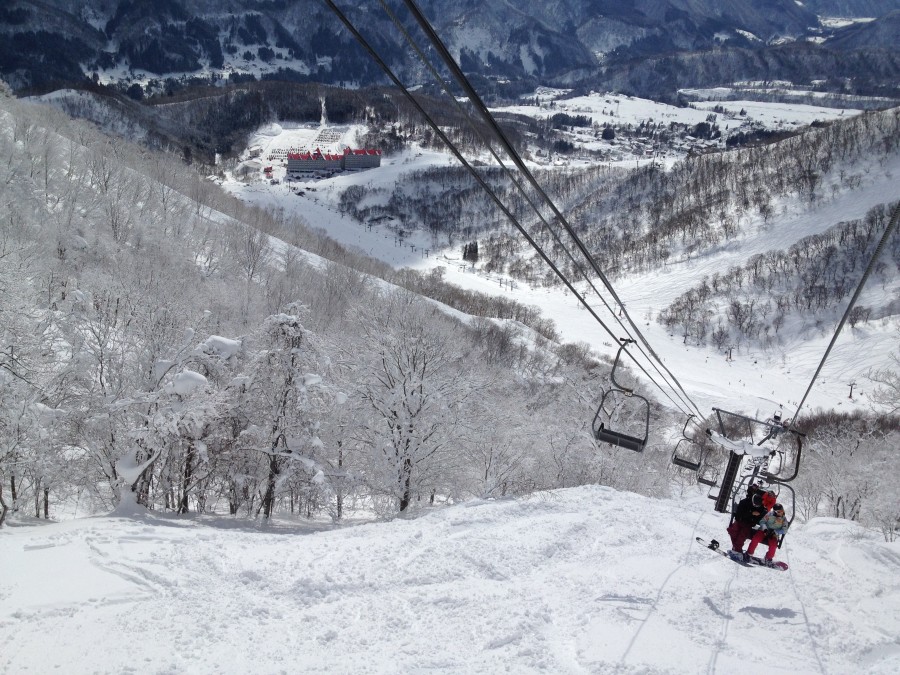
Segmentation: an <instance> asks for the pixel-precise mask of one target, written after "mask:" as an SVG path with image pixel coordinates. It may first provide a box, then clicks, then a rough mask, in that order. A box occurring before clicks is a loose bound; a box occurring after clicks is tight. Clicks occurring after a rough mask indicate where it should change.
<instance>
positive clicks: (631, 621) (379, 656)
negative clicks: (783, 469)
mask: <svg viewBox="0 0 900 675" xmlns="http://www.w3.org/2000/svg"><path fill="white" fill-rule="evenodd" d="M726 524H727V517H726V516H723V515H720V514H716V513H714V512H712V510H711V509H710V507H709V501H708V500H706V499H705V498H703V496H701V495H696V494H694V495H692V496H689V497H687V498H685V499H683V500H681V501H661V500H655V499H647V498H644V497H640V496H637V495H634V494H631V493H620V492H616V491H614V490H612V489H609V488H602V487H582V488H576V489H570V490H560V491H556V492H551V493H546V494H536V495H533V496H532V497H530V498H527V499H521V500H516V501H496V502H482V501H475V502H470V503H467V504H465V505H460V506H454V507H451V508H445V509H436V510H434V511H431V512H426V513H424V515H422V516H420V517H418V518H415V519H409V520H404V519H400V520H395V521H393V522H387V523H372V524H365V525H357V526H352V527H344V528H339V529H333V528H330V527H325V526H316V525H306V526H304V525H303V524H302V523H300V524H298V523H289V522H283V521H282V522H276V523H273V524H272V525H270V526H269V527H259V526H256V525H253V524H248V523H246V522H242V521H237V522H235V521H232V520H229V519H208V518H191V517H176V516H168V517H160V516H157V515H153V514H146V513H145V514H143V515H116V514H113V515H112V516H108V517H96V518H86V519H80V520H74V521H68V522H62V523H51V524H47V525H43V526H30V527H14V528H5V529H3V530H0V561H2V574H0V672H3V673H10V674H12V673H37V674H39V675H44V674H46V673H51V672H65V673H173V674H174V673H217V674H222V673H249V672H253V673H323V674H324V673H327V674H329V675H339V674H343V673H346V674H347V675H358V674H360V673H366V674H369V675H375V674H381V673H383V674H385V675H387V674H391V675H393V674H395V673H453V674H459V675H473V674H475V673H515V674H517V675H524V674H527V673H553V674H554V675H561V674H569V673H571V674H578V675H580V674H588V673H590V674H602V673H623V674H624V673H654V674H657V673H658V674H661V673H723V674H730V673H752V672H765V673H785V674H790V675H803V674H805V673H829V674H830V675H838V674H841V673H847V674H850V673H854V674H855V673H868V674H875V673H882V674H884V675H887V674H888V673H897V672H900V642H898V635H900V543H893V544H886V543H884V542H883V541H880V540H879V539H880V537H878V536H877V535H875V534H872V533H870V532H865V531H863V530H861V529H860V528H859V527H858V526H857V525H855V524H854V523H851V522H848V521H843V520H833V519H827V518H825V519H823V518H818V519H815V520H812V521H810V522H809V523H806V524H804V525H797V526H796V527H795V529H794V531H793V532H792V533H791V534H790V536H789V537H788V538H787V539H786V541H785V546H784V548H782V549H781V550H780V551H779V552H778V555H777V558H778V559H781V560H784V561H786V562H787V563H788V564H789V565H790V570H789V571H787V572H780V571H775V570H769V569H765V568H747V567H743V566H741V565H738V564H736V563H733V562H731V561H730V560H726V559H725V558H723V557H721V556H719V555H716V554H714V553H712V552H710V551H708V550H706V549H705V548H703V547H701V546H700V545H699V544H697V543H696V542H695V541H694V538H695V537H697V536H700V537H703V538H707V539H708V538H713V537H715V538H718V540H719V541H727V537H726V536H725V532H724V527H725V525H726Z"/></svg>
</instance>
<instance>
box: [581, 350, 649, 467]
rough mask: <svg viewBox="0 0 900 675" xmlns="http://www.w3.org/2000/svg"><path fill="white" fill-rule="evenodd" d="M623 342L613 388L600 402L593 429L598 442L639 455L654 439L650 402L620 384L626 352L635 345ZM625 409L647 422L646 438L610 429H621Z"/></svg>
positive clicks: (614, 374) (645, 424)
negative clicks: (650, 436)
mask: <svg viewBox="0 0 900 675" xmlns="http://www.w3.org/2000/svg"><path fill="white" fill-rule="evenodd" d="M620 340H621V342H622V344H621V345H620V346H619V351H618V352H616V360H615V361H614V362H613V367H612V372H610V375H609V377H610V380H611V381H612V384H613V386H612V388H610V389H609V390H607V391H606V393H605V394H603V398H601V399H600V405H599V406H598V407H597V414H596V415H594V421H593V424H592V425H591V428H592V429H593V432H594V438H595V439H597V440H598V441H601V442H603V443H609V444H610V445H615V446H617V447H620V448H626V449H628V450H634V451H635V452H643V450H644V447H645V446H646V445H647V438H648V437H649V435H650V401H648V400H647V399H646V398H644V397H643V396H641V395H640V394H635V393H634V389H632V388H630V387H625V386H623V385H622V384H620V383H619V382H618V381H617V380H616V370H617V369H618V367H619V358H620V357H621V356H622V350H624V349H625V347H626V346H627V345H628V344H630V343H632V342H634V340H632V339H630V338H620ZM623 408H624V409H626V410H625V412H626V413H627V412H630V413H631V414H632V416H634V417H637V418H638V420H639V421H643V436H638V435H632V434H627V433H625V432H622V431H617V430H615V429H611V428H610V426H609V425H611V424H615V425H616V426H618V422H619V419H620V418H621V416H622V413H623Z"/></svg>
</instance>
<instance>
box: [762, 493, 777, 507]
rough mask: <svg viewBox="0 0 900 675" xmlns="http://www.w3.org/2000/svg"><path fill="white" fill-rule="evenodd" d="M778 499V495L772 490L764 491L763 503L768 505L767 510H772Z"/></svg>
mask: <svg viewBox="0 0 900 675" xmlns="http://www.w3.org/2000/svg"><path fill="white" fill-rule="evenodd" d="M777 501H778V497H777V496H776V495H775V493H774V492H772V491H771V490H766V492H764V493H763V496H762V505H763V506H765V507H766V511H771V510H772V507H773V506H775V502H777Z"/></svg>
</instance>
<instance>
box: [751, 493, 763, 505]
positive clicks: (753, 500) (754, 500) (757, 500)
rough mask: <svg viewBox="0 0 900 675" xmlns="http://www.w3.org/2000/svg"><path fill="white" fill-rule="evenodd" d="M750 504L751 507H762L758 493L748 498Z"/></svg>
mask: <svg viewBox="0 0 900 675" xmlns="http://www.w3.org/2000/svg"><path fill="white" fill-rule="evenodd" d="M750 503H751V504H753V506H762V499H761V498H760V496H759V492H754V493H753V495H752V496H751V497H750Z"/></svg>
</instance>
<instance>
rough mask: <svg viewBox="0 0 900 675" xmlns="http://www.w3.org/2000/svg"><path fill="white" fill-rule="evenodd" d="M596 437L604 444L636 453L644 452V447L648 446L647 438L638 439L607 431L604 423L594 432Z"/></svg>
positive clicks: (618, 432)
mask: <svg viewBox="0 0 900 675" xmlns="http://www.w3.org/2000/svg"><path fill="white" fill-rule="evenodd" d="M594 437H595V438H596V439H597V440H598V441H602V442H603V443H609V444H610V445H615V446H618V447H620V448H625V449H626V450H634V451H635V452H643V451H644V446H645V445H646V444H647V439H646V438H637V437H635V436H629V435H628V434H623V433H622V432H621V431H613V430H612V429H607V428H606V427H604V426H603V424H602V423H601V424H600V426H599V427H597V429H596V430H595V431H594Z"/></svg>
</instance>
